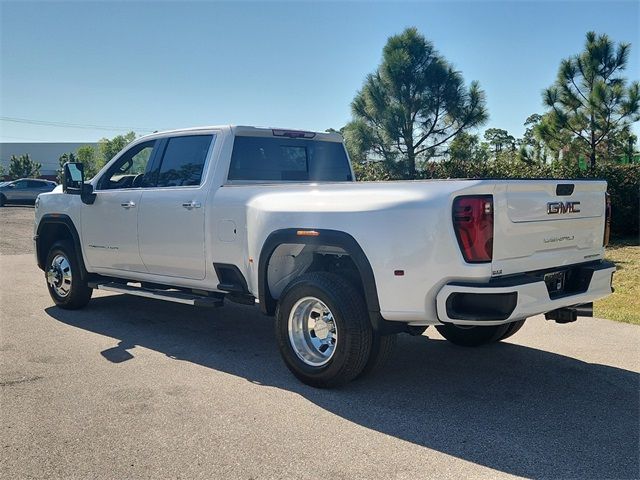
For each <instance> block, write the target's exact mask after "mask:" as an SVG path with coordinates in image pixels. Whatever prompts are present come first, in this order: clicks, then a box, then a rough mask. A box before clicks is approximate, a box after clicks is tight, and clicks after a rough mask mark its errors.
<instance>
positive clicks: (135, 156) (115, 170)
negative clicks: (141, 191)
mask: <svg viewBox="0 0 640 480" xmlns="http://www.w3.org/2000/svg"><path fill="white" fill-rule="evenodd" d="M154 145H155V140H152V141H150V142H144V143H141V144H139V145H136V146H134V147H131V149H129V150H128V151H126V152H125V153H124V154H123V155H122V156H121V157H120V158H119V159H118V161H117V162H116V163H115V164H114V165H112V166H111V168H110V169H109V170H108V171H107V173H106V174H105V175H104V176H103V177H102V179H101V180H100V188H101V189H105V190H106V189H114V188H140V187H142V186H145V183H146V181H145V172H146V170H147V165H148V163H149V159H150V158H151V153H152V152H153V146H154Z"/></svg>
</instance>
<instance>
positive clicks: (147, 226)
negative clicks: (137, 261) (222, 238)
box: [138, 134, 214, 280]
mask: <svg viewBox="0 0 640 480" xmlns="http://www.w3.org/2000/svg"><path fill="white" fill-rule="evenodd" d="M213 143H214V135H212V134H202V135H193V134H185V135H180V136H174V137H170V138H167V139H164V140H163V141H162V143H161V145H160V146H159V150H158V151H159V153H158V155H157V156H156V157H155V161H154V165H153V167H152V173H151V175H152V177H153V179H154V184H155V188H150V189H145V190H144V191H143V192H142V200H141V202H140V209H139V212H138V238H139V246H140V255H141V257H142V261H143V262H144V265H145V267H146V269H147V271H148V272H149V273H153V274H157V275H165V276H170V277H180V278H189V279H196V280H201V279H204V278H205V270H206V265H205V232H204V228H205V203H206V199H207V193H208V192H209V189H210V185H208V184H207V183H206V182H205V181H204V180H205V175H204V171H205V164H206V163H207V159H208V158H209V157H210V155H211V151H212V149H213Z"/></svg>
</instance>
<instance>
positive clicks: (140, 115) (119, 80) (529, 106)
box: [0, 1, 640, 141]
mask: <svg viewBox="0 0 640 480" xmlns="http://www.w3.org/2000/svg"><path fill="white" fill-rule="evenodd" d="M639 19H640V2H637V1H625V2H615V1H607V2H603V1H600V2H597V1H593V2H589V1H583V2H579V1H570V2H553V1H538V2H518V1H510V2H486V1H482V2H480V1H476V2H458V1H449V2H411V3H410V2H389V3H387V2H385V3H382V2H375V3H363V2H345V3H329V2H296V3H276V2H260V3H248V2H233V3H231V2H228V3H224V2H190V3H187V2H162V3H157V2H156V3H153V2H140V3H133V2H126V3H125V2H122V3H120V2H106V1H105V2H83V3H81V2H64V3H60V2H29V1H22V2H6V1H0V31H1V33H0V40H1V45H0V49H1V64H0V67H1V85H0V110H1V116H2V117H5V118H6V117H8V118H21V119H29V120H37V121H46V122H61V123H66V124H76V125H85V126H86V125H97V126H108V127H111V126H113V127H135V128H133V129H134V130H136V131H137V132H138V133H145V130H156V129H167V128H180V127H188V126H195V125H212V124H223V123H235V124H250V125H269V126H283V127H290V128H301V129H312V130H324V129H326V128H329V127H334V128H340V127H341V126H342V125H344V124H345V123H346V122H347V121H348V120H349V119H350V116H351V114H350V102H351V100H352V99H353V96H354V94H355V93H356V91H357V90H358V89H359V88H360V87H361V85H362V82H363V80H364V78H365V76H366V75H367V73H370V72H371V71H373V70H374V69H375V68H376V66H377V65H378V63H379V61H380V56H381V51H382V47H383V46H384V44H385V42H386V39H387V38H388V37H389V36H390V35H393V34H395V33H398V32H400V31H402V30H403V29H404V28H405V27H408V26H416V27H417V28H418V29H419V30H420V31H421V32H422V33H423V34H424V35H425V36H426V37H427V38H428V39H430V40H431V41H433V43H434V44H435V46H436V48H437V49H438V50H440V52H441V53H442V54H444V56H445V57H446V58H447V59H448V60H449V61H450V62H452V63H453V64H454V65H455V67H456V68H457V69H459V70H460V71H462V73H463V76H464V78H465V80H466V81H467V82H470V81H471V80H478V81H479V82H480V85H481V87H482V88H483V89H484V90H485V91H486V94H487V103H488V109H489V114H490V116H491V118H490V121H489V123H488V125H487V126H486V127H485V128H488V127H498V128H505V129H507V130H509V131H510V132H511V133H512V134H515V135H521V134H522V132H523V130H524V127H523V126H522V124H523V122H524V120H525V119H526V117H527V116H528V115H529V114H531V113H534V112H541V111H542V110H543V109H542V105H541V97H540V92H541V90H542V89H543V88H545V87H547V86H548V85H550V84H551V83H552V82H553V80H554V78H555V75H556V71H557V67H558V64H559V62H560V60H561V59H562V58H564V57H567V56H569V55H572V54H574V53H577V52H578V51H580V49H581V47H582V45H583V42H584V34H585V33H586V32H587V31H588V30H595V31H597V32H599V33H607V34H609V35H610V36H611V37H612V38H613V39H614V40H615V41H618V42H619V41H625V42H631V43H632V44H633V47H632V55H631V62H630V65H629V69H628V71H627V76H628V77H629V78H631V79H638V78H640V62H639V59H640V41H639V40H640V31H639V25H640V20H639ZM118 133H120V131H119V129H114V130H103V129H96V128H69V127H57V126H43V125H33V124H28V123H16V122H9V121H5V120H2V121H0V141H95V140H97V139H98V138H100V137H104V136H113V135H116V134H118Z"/></svg>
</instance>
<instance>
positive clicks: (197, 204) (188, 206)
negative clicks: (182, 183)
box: [182, 200, 202, 210]
mask: <svg viewBox="0 0 640 480" xmlns="http://www.w3.org/2000/svg"><path fill="white" fill-rule="evenodd" d="M182 206H183V207H184V208H186V209H187V210H191V209H192V208H200V207H201V206H202V205H201V204H200V202H196V201H195V200H193V201H191V202H185V203H183V204H182Z"/></svg>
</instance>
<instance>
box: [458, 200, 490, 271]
mask: <svg viewBox="0 0 640 480" xmlns="http://www.w3.org/2000/svg"><path fill="white" fill-rule="evenodd" d="M453 228H454V230H455V231H456V237H457V238H458V245H460V250H461V251H462V256H463V257H464V259H465V261H466V262H468V263H482V262H490V261H491V259H492V258H493V196H491V195H467V196H463V197H457V198H456V199H455V200H454V201H453Z"/></svg>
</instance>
